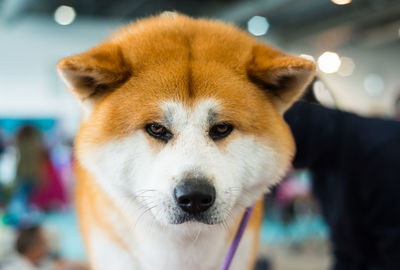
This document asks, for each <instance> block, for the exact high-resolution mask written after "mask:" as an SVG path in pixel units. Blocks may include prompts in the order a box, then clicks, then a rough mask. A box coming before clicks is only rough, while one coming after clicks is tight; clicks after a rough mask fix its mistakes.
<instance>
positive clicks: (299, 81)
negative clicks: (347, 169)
mask: <svg viewBox="0 0 400 270" xmlns="http://www.w3.org/2000/svg"><path fill="white" fill-rule="evenodd" d="M252 54H253V55H252V56H253V57H252V59H251V61H250V62H249V64H248V66H247V74H248V77H249V78H250V80H251V81H253V82H254V83H255V84H256V85H258V86H259V87H260V88H262V89H263V90H264V91H266V92H267V93H268V95H269V96H270V97H271V100H272V102H273V103H274V105H275V106H276V108H277V109H278V111H280V112H281V113H284V112H285V111H286V110H287V109H288V108H289V107H290V106H291V105H292V103H293V102H294V101H295V100H296V99H297V98H298V97H299V96H300V95H301V93H302V92H303V91H304V89H305V88H306V87H307V86H308V84H309V83H310V82H311V81H312V79H313V78H314V76H315V65H314V63H313V62H311V61H308V60H306V59H303V58H300V57H295V56H291V55H287V54H284V53H283V52H280V51H278V50H275V49H273V48H271V47H268V46H266V45H256V46H255V47H253V51H252Z"/></svg>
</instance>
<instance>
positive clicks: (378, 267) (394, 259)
mask: <svg viewBox="0 0 400 270" xmlns="http://www.w3.org/2000/svg"><path fill="white" fill-rule="evenodd" d="M285 119H286V121H287V122H288V124H289V126H290V128H291V130H292V133H293V135H294V138H295V142H296V147H297V153H296V156H295V159H294V163H293V165H294V167H295V168H298V169H303V168H306V169H309V170H310V171H311V174H312V180H313V191H314V193H315V196H316V197H317V199H318V200H319V202H320V204H321V209H322V214H323V216H324V218H325V220H326V222H327V224H328V225H329V227H330V231H331V240H332V252H333V255H334V263H333V266H332V269H334V270H398V269H400V171H399V168H400V167H399V162H400V123H399V122H397V121H393V120H383V119H375V118H365V117H360V116H358V115H355V114H352V113H347V112H343V111H339V110H334V109H328V108H325V107H323V106H320V105H316V104H309V103H305V102H298V103H296V104H295V105H294V106H293V107H292V108H291V109H290V110H289V111H288V112H287V113H286V114H285Z"/></svg>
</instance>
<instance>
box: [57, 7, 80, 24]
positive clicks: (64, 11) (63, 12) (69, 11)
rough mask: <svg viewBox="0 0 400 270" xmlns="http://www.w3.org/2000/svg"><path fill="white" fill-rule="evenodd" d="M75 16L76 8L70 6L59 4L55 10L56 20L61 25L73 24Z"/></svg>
mask: <svg viewBox="0 0 400 270" xmlns="http://www.w3.org/2000/svg"><path fill="white" fill-rule="evenodd" d="M75 17H76V13H75V9H74V8H73V7H70V6H59V7H58V8H57V9H56V11H55V12H54V20H55V21H56V22H57V23H58V24H61V25H68V24H71V23H72V22H73V21H74V20H75Z"/></svg>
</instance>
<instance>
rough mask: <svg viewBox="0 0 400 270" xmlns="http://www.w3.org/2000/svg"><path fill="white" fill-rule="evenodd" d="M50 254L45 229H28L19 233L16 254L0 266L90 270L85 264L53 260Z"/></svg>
mask: <svg viewBox="0 0 400 270" xmlns="http://www.w3.org/2000/svg"><path fill="white" fill-rule="evenodd" d="M49 254H50V253H49V248H48V244H47V240H46V237H45V234H44V231H43V229H42V228H41V227H40V226H31V227H27V228H24V229H21V230H20V231H19V233H18V235H17V239H16V244H15V253H14V254H12V255H11V256H9V257H8V258H7V259H6V261H5V262H3V263H2V264H1V265H0V270H88V268H87V266H85V265H84V264H80V263H73V262H68V261H63V260H61V259H57V260H51V259H49V258H50V256H49Z"/></svg>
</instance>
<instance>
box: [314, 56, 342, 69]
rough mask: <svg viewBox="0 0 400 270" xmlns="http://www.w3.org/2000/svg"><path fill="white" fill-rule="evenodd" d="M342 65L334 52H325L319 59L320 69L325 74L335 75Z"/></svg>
mask: <svg viewBox="0 0 400 270" xmlns="http://www.w3.org/2000/svg"><path fill="white" fill-rule="evenodd" d="M340 65H341V60H340V57H339V55H338V54H337V53H334V52H324V53H323V54H322V55H321V56H320V57H319V58H318V67H319V69H320V70H321V71H322V72H324V73H328V74H330V73H335V72H337V71H338V70H339V68H340Z"/></svg>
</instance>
